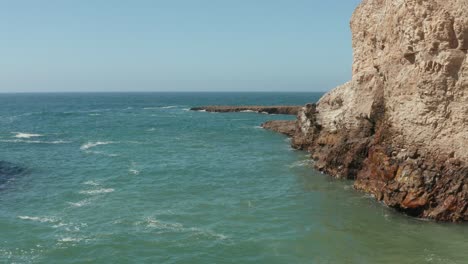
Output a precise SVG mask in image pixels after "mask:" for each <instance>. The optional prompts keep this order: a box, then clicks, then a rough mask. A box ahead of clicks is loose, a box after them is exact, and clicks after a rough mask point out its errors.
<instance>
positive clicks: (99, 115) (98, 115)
mask: <svg viewBox="0 0 468 264" xmlns="http://www.w3.org/2000/svg"><path fill="white" fill-rule="evenodd" d="M89 115H90V116H100V115H101V114H89Z"/></svg>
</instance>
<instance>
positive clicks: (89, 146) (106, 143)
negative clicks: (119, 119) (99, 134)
mask: <svg viewBox="0 0 468 264" xmlns="http://www.w3.org/2000/svg"><path fill="white" fill-rule="evenodd" d="M112 143H114V142H112V141H97V142H88V143H86V144H83V145H82V146H81V147H80V149H81V150H88V149H90V148H94V147H97V146H100V145H108V144H112Z"/></svg>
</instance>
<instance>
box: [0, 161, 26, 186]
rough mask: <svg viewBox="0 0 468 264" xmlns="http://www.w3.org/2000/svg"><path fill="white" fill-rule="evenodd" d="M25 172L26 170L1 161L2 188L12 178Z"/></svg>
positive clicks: (0, 180)
mask: <svg viewBox="0 0 468 264" xmlns="http://www.w3.org/2000/svg"><path fill="white" fill-rule="evenodd" d="M25 171H26V170H25V169H24V168H22V167H20V166H17V165H15V164H13V163H10V162H6V161H0V188H2V186H4V185H5V184H6V183H7V182H8V181H10V180H11V179H12V178H14V177H15V176H18V175H21V174H23V173H24V172H25Z"/></svg>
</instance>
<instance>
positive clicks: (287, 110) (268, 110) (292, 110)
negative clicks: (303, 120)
mask: <svg viewBox="0 0 468 264" xmlns="http://www.w3.org/2000/svg"><path fill="white" fill-rule="evenodd" d="M300 109H301V106H201V107H193V108H191V109H190V110H192V111H206V112H220V113H228V112H257V113H262V114H278V115H280V114H281V115H297V114H298V113H299V110H300Z"/></svg>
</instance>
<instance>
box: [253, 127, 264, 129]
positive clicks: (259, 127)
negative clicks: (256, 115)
mask: <svg viewBox="0 0 468 264" xmlns="http://www.w3.org/2000/svg"><path fill="white" fill-rule="evenodd" d="M254 128H255V129H263V127H261V126H254Z"/></svg>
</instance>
